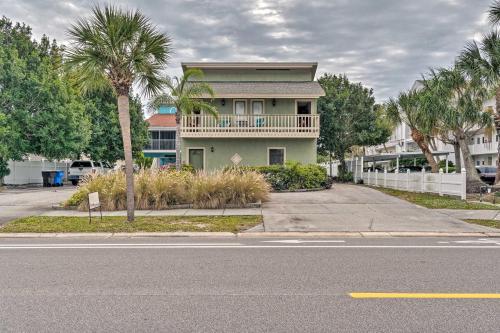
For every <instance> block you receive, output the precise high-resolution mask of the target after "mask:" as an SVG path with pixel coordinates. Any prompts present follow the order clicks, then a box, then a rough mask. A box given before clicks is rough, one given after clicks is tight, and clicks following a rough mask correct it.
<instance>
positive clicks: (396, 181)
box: [394, 169, 399, 190]
mask: <svg viewBox="0 0 500 333" xmlns="http://www.w3.org/2000/svg"><path fill="white" fill-rule="evenodd" d="M394 177H395V178H396V179H395V180H394V182H395V185H394V188H395V189H396V190H398V189H399V169H396V171H395V172H394Z"/></svg>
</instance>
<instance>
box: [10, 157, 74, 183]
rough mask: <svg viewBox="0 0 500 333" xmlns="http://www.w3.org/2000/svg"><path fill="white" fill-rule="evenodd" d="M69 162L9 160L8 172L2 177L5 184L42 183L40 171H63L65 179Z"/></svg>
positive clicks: (65, 178)
mask: <svg viewBox="0 0 500 333" xmlns="http://www.w3.org/2000/svg"><path fill="white" fill-rule="evenodd" d="M69 165H70V162H49V161H9V169H10V174H9V175H8V176H6V177H4V180H3V182H4V184H6V185H27V184H42V183H43V181H42V171H54V170H62V171H64V180H67V177H68V169H69Z"/></svg>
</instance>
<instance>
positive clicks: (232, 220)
mask: <svg viewBox="0 0 500 333" xmlns="http://www.w3.org/2000/svg"><path fill="white" fill-rule="evenodd" d="M260 223H262V216H137V217H136V218H135V221H134V222H132V223H127V222H126V217H121V216H103V218H102V222H101V221H100V219H99V218H98V217H96V218H93V219H92V223H89V219H88V217H64V216H30V217H25V218H20V219H17V220H14V221H11V222H10V223H7V224H6V225H5V226H3V227H1V228H0V232H3V233H5V232H36V233H45V232H57V233H63V232H138V231H144V232H172V231H194V232H223V231H226V232H233V233H237V232H240V231H243V230H246V229H249V228H251V227H253V226H256V225H258V224H260Z"/></svg>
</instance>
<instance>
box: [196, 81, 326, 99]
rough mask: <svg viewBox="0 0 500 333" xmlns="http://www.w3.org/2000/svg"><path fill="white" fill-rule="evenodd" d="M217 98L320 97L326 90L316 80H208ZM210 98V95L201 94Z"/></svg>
mask: <svg viewBox="0 0 500 333" xmlns="http://www.w3.org/2000/svg"><path fill="white" fill-rule="evenodd" d="M207 83H208V84H210V86H211V87H212V90H213V91H214V94H215V97H217V98H265V97H267V98H318V97H320V96H324V95H325V92H324V91H323V88H322V87H321V86H320V84H319V83H318V82H316V81H303V82H296V81H289V82H288V81H287V82H273V81H258V82H246V81H239V82H234V81H232V82H213V81H212V82H210V81H208V82H207ZM201 97H202V98H208V97H209V96H201Z"/></svg>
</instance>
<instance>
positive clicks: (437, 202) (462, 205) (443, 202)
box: [372, 187, 499, 210]
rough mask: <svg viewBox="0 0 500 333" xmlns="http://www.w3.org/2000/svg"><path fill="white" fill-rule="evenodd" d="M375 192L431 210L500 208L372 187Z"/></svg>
mask: <svg viewBox="0 0 500 333" xmlns="http://www.w3.org/2000/svg"><path fill="white" fill-rule="evenodd" d="M372 188H373V189H375V190H378V191H380V192H383V193H385V194H389V195H392V196H393V197H397V198H399V199H403V200H406V201H409V202H411V203H414V204H416V205H419V206H423V207H426V208H431V209H472V210H498V209H499V207H496V206H493V205H488V204H482V203H477V202H467V201H464V200H461V199H460V198H458V197H451V196H446V195H445V196H439V195H438V194H433V193H415V192H406V191H399V190H394V189H389V188H381V187H372Z"/></svg>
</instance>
